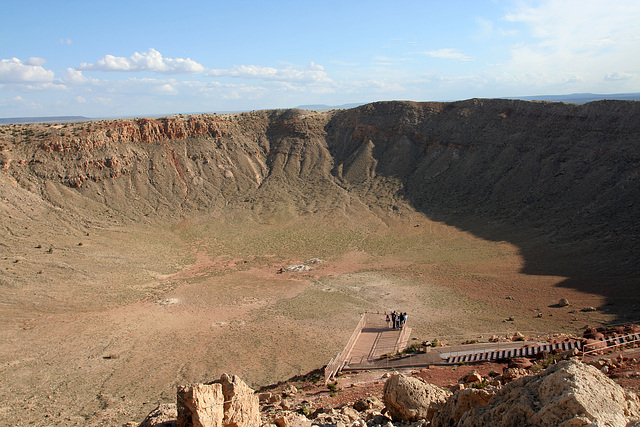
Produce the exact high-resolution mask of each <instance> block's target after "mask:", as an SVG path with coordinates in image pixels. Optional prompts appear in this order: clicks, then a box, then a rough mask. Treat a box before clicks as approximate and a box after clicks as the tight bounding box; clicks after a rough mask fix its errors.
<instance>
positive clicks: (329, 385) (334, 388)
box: [327, 381, 338, 393]
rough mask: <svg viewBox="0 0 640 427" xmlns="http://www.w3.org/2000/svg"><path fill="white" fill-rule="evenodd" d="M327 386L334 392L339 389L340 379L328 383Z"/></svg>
mask: <svg viewBox="0 0 640 427" xmlns="http://www.w3.org/2000/svg"><path fill="white" fill-rule="evenodd" d="M327 388H328V389H329V391H330V392H332V393H334V392H335V391H336V390H337V389H338V381H335V382H332V383H329V384H327Z"/></svg>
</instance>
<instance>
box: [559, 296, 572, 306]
mask: <svg viewBox="0 0 640 427" xmlns="http://www.w3.org/2000/svg"><path fill="white" fill-rule="evenodd" d="M568 305H569V300H568V299H566V298H561V299H560V301H558V307H567V306H568Z"/></svg>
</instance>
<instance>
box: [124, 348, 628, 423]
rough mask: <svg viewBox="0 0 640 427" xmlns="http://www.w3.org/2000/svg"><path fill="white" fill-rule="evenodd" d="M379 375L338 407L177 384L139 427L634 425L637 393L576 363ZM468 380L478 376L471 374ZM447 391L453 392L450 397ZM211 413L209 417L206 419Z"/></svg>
mask: <svg viewBox="0 0 640 427" xmlns="http://www.w3.org/2000/svg"><path fill="white" fill-rule="evenodd" d="M385 376H387V377H388V378H387V379H386V382H385V384H384V390H383V391H382V400H381V399H379V398H378V397H377V396H375V395H372V394H369V395H368V396H364V397H360V398H358V399H357V400H355V401H351V402H348V403H346V404H343V405H340V406H339V407H324V406H323V407H317V406H314V404H313V403H311V402H309V401H308V400H305V398H309V395H308V394H305V392H304V387H303V388H302V390H299V389H298V388H297V387H294V386H293V385H291V384H289V385H287V386H286V387H284V388H282V392H281V394H278V393H274V392H260V393H256V394H253V392H252V390H251V389H249V388H248V387H247V386H246V385H245V384H244V383H243V382H242V381H241V380H239V379H238V378H235V377H233V381H232V384H234V385H233V387H234V388H236V389H239V390H244V392H242V393H239V394H235V395H234V394H233V393H231V394H230V393H228V392H225V394H224V397H223V396H222V391H221V389H220V382H222V383H225V382H227V383H229V382H228V381H227V380H228V378H231V377H229V376H228V375H226V374H225V375H223V377H222V378H221V380H220V381H219V382H218V381H216V382H214V383H211V384H198V385H189V386H180V387H178V393H177V400H178V405H177V408H176V406H175V405H161V406H160V407H158V408H156V409H155V410H154V411H152V412H151V413H150V414H149V416H148V417H147V418H146V419H145V420H144V421H143V422H142V423H141V424H140V427H154V426H155V427H158V426H165V427H169V426H177V427H187V426H195V427H218V426H220V427H230V426H241V425H242V426H246V427H252V426H254V427H258V426H268V427H270V426H278V427H287V426H309V427H311V426H323V427H337V426H344V427H346V426H349V427H365V426H371V427H374V426H385V427H392V426H394V425H403V426H412V427H418V426H426V425H430V426H435V427H444V426H475V425H496V426H513V425H519V426H520V425H521V426H557V425H563V426H587V425H607V426H620V427H623V426H629V425H637V423H639V422H640V400H638V396H637V395H636V394H635V393H634V392H630V391H625V390H624V389H623V388H622V387H620V386H619V385H617V384H616V383H615V382H613V381H612V380H611V379H609V378H607V377H606V375H605V374H604V373H603V372H601V371H600V370H598V369H596V368H595V367H593V366H591V365H586V364H583V363H582V362H580V361H579V360H577V359H568V360H564V361H560V362H559V363H557V364H554V365H551V366H550V367H549V368H547V369H545V370H543V371H540V372H538V373H537V374H532V373H531V371H526V370H525V372H524V374H523V375H521V376H520V377H519V378H517V379H511V380H510V379H508V378H507V376H506V375H502V376H500V375H498V377H499V378H500V379H497V378H498V377H496V376H494V377H493V379H492V380H491V385H487V384H486V382H487V379H483V378H482V377H481V376H480V379H481V380H480V381H476V382H471V381H470V380H469V378H467V377H470V375H467V376H466V377H465V378H463V379H461V380H460V381H461V382H460V383H459V384H458V385H457V387H444V388H442V387H438V386H435V385H433V384H430V383H429V382H427V381H425V380H423V379H422V378H420V377H419V376H415V375H411V374H403V373H394V374H391V375H389V374H386V375H385ZM474 376H479V375H478V374H477V373H475V372H474ZM501 381H505V383H504V384H503V383H502V382H501ZM465 384H466V387H465ZM215 387H218V388H217V389H216V388H215ZM450 389H451V390H454V391H453V393H452V392H451V391H450ZM314 394H315V395H317V394H318V393H317V392H316V393H314ZM258 399H259V402H258ZM223 401H225V406H224V411H223V410H222V402H223ZM226 401H229V402H232V403H233V404H234V405H235V406H236V407H237V409H236V410H234V411H229V410H228V408H227V403H226ZM295 401H297V402H298V403H297V404H296V403H294V402H295ZM215 402H218V403H215ZM259 408H261V410H260V409H259ZM259 410H260V416H258V411H259ZM212 411H213V412H212ZM213 413H215V414H216V416H212V415H211V414H213ZM250 414H253V415H250ZM234 417H236V418H234ZM238 417H242V418H238ZM129 425H131V426H134V425H137V424H135V423H129Z"/></svg>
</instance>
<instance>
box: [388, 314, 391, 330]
mask: <svg viewBox="0 0 640 427" xmlns="http://www.w3.org/2000/svg"><path fill="white" fill-rule="evenodd" d="M390 327H391V319H390V318H389V315H388V314H387V329H388V328H390Z"/></svg>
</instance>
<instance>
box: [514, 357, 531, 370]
mask: <svg viewBox="0 0 640 427" xmlns="http://www.w3.org/2000/svg"><path fill="white" fill-rule="evenodd" d="M532 366H533V363H532V362H531V360H529V359H527V358H526V357H514V358H513V359H511V360H509V367H510V368H521V369H528V368H530V367H532Z"/></svg>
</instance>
